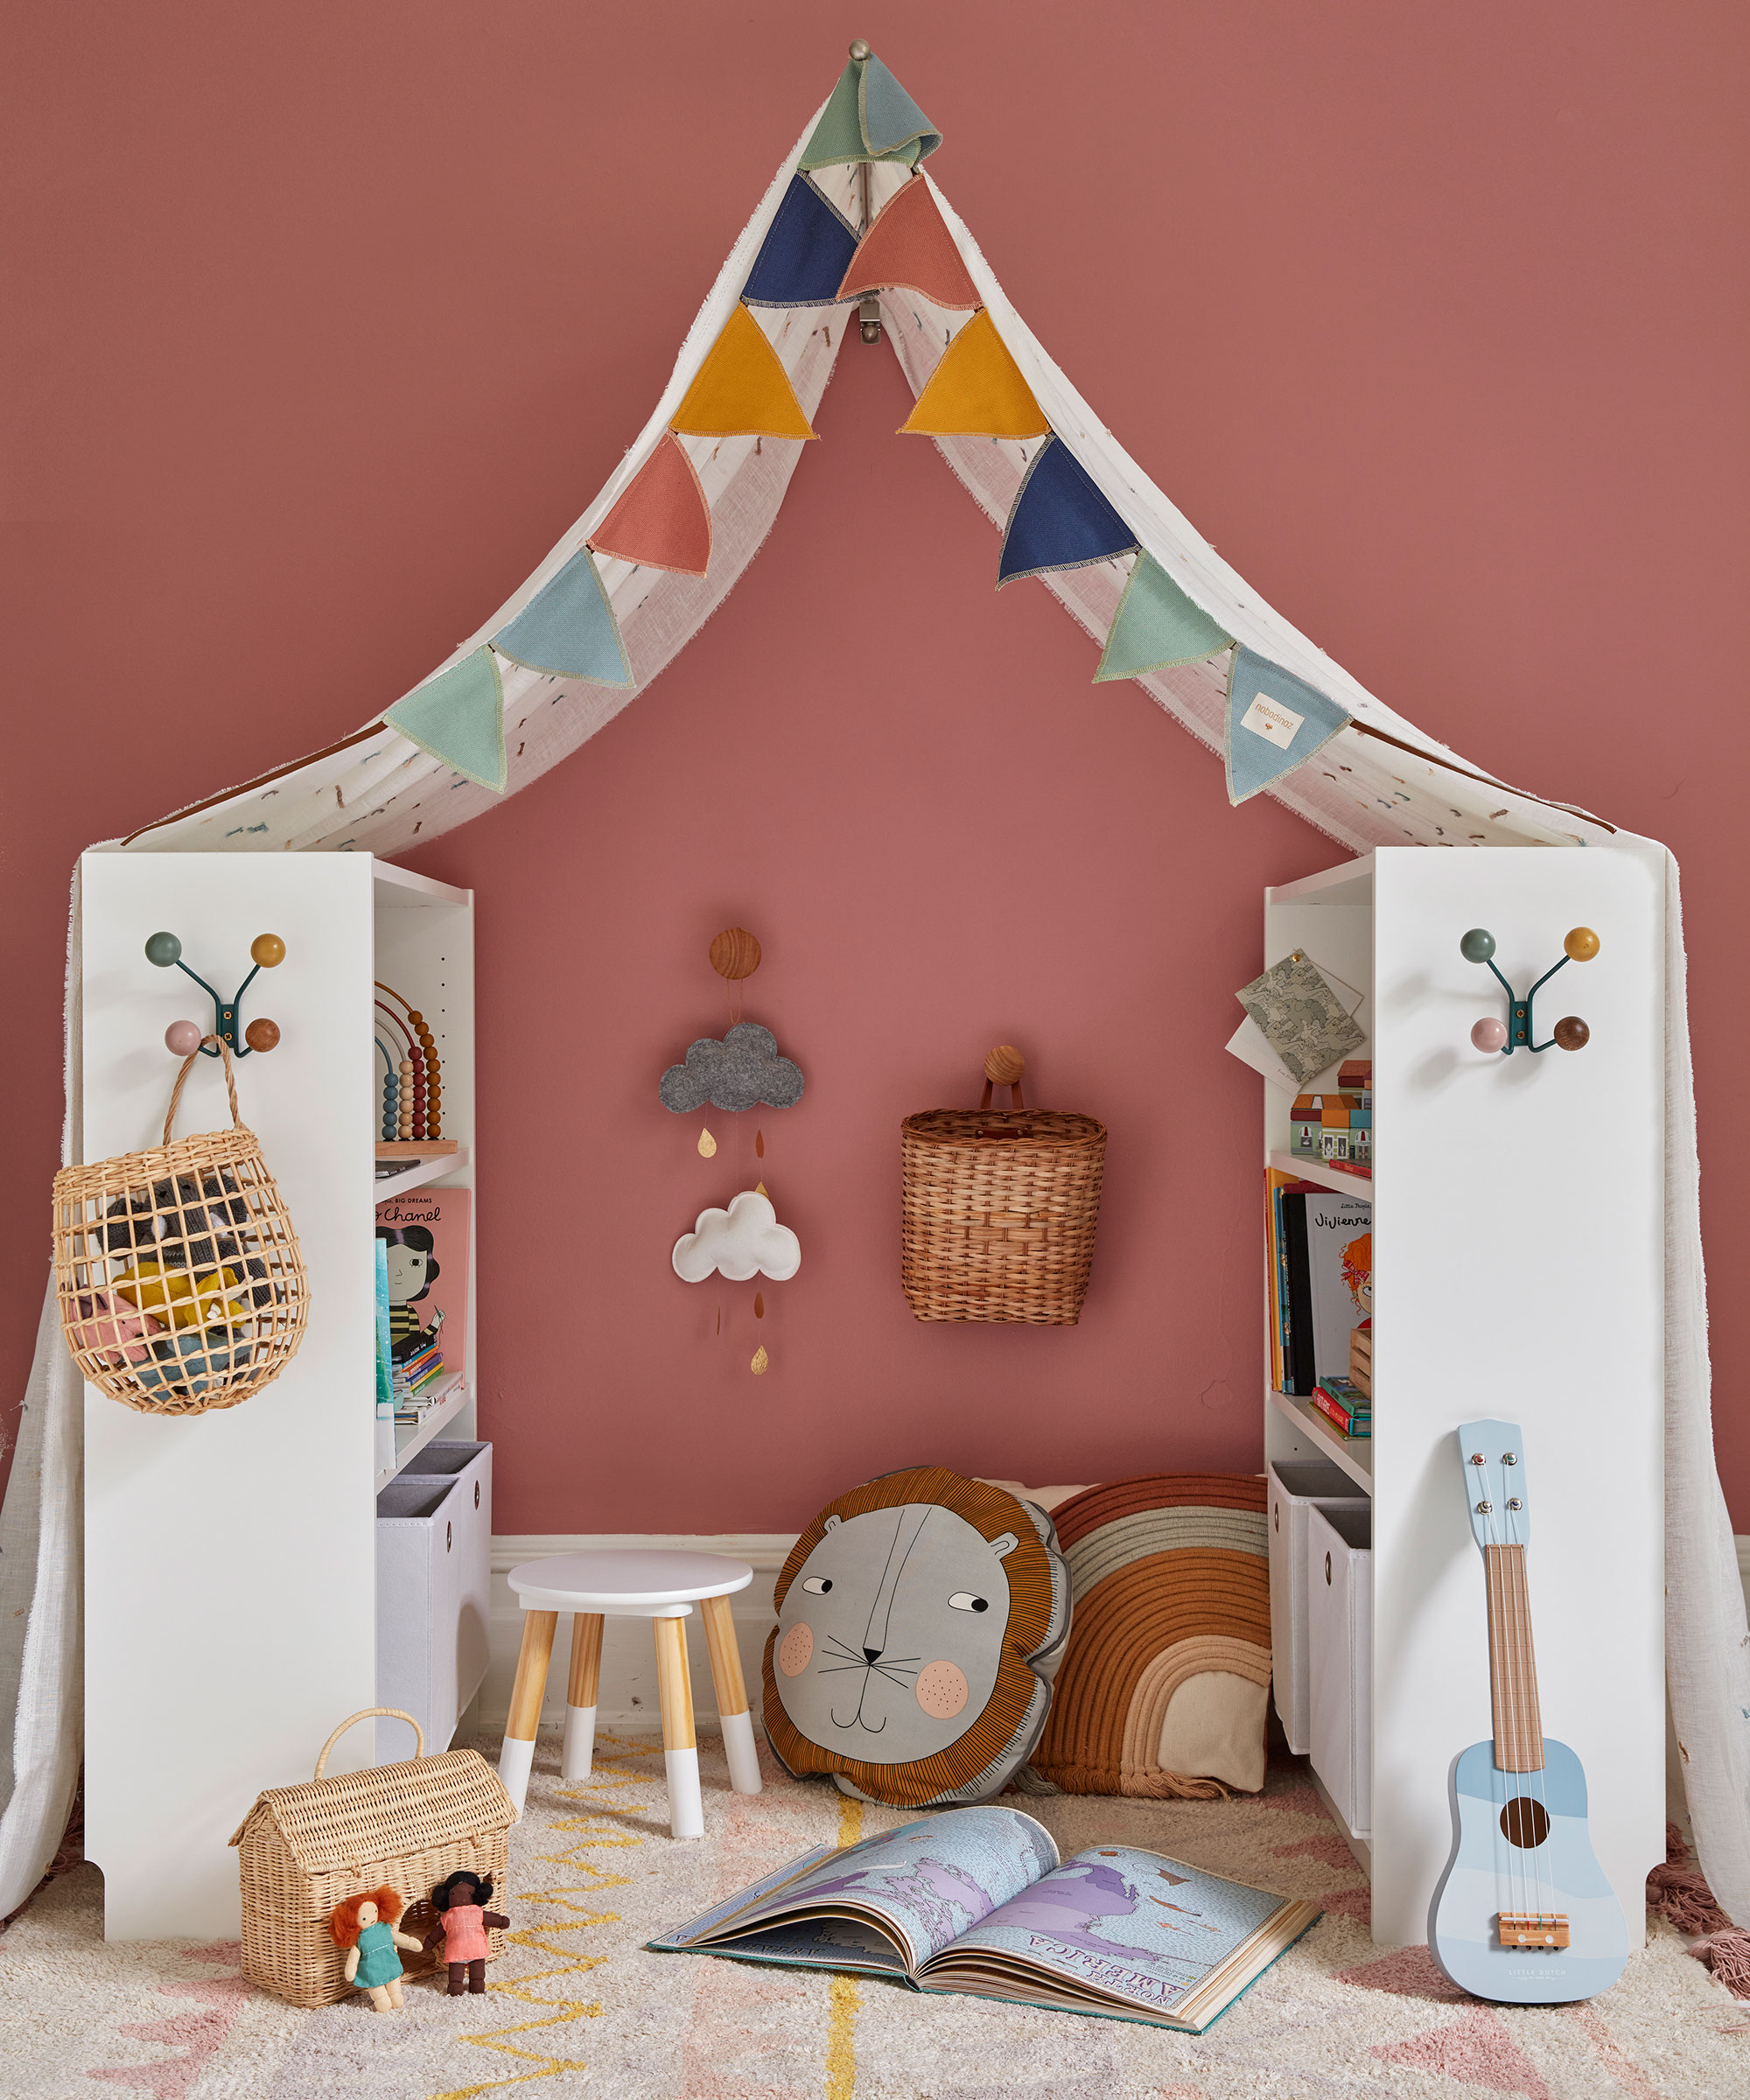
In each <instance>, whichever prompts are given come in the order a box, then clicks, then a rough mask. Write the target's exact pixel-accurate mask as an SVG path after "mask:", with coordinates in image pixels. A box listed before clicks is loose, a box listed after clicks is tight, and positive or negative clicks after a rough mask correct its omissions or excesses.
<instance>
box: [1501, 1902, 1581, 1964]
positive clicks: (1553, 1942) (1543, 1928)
mask: <svg viewBox="0 0 1750 2100" xmlns="http://www.w3.org/2000/svg"><path fill="white" fill-rule="evenodd" d="M1495 1924H1496V1926H1497V1928H1498V1929H1499V1931H1500V1934H1501V1943H1502V1946H1503V1947H1517V1948H1523V1949H1527V1950H1530V1951H1532V1952H1534V1953H1543V1954H1554V1953H1555V1952H1556V1950H1558V1948H1562V1947H1565V1946H1566V1945H1567V1943H1568V1921H1567V1919H1566V1918H1565V1916H1563V1915H1562V1914H1561V1913H1560V1912H1559V1911H1553V1910H1503V1911H1502V1912H1500V1913H1499V1914H1498V1915H1497V1917H1496V1919H1495Z"/></svg>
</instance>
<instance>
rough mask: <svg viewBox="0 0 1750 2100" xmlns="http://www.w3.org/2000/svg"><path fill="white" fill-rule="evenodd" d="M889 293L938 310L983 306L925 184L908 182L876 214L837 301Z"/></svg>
mask: <svg viewBox="0 0 1750 2100" xmlns="http://www.w3.org/2000/svg"><path fill="white" fill-rule="evenodd" d="M893 290H903V291H915V292H919V293H921V295H922V296H923V297H925V298H927V299H931V300H934V302H935V304H936V305H938V306H949V307H959V306H982V305H983V304H984V301H983V300H982V299H981V298H980V297H979V296H978V291H977V287H976V286H975V285H974V283H973V282H972V277H971V274H970V271H969V270H968V269H967V267H966V265H965V263H964V262H962V260H961V257H960V250H959V249H958V248H956V246H955V245H954V235H952V234H951V233H949V230H948V228H947V226H946V224H945V223H944V222H943V220H942V214H941V213H940V212H939V211H938V210H937V209H936V202H935V198H934V197H932V196H931V194H930V186H929V185H928V183H927V182H908V183H907V185H906V186H905V188H904V189H902V190H900V191H897V192H895V193H894V194H893V196H892V197H890V198H889V199H888V200H887V201H886V204H884V205H883V206H882V207H881V209H880V210H879V212H878V213H877V214H875V219H874V222H873V224H872V226H871V227H870V228H869V231H868V232H867V233H866V234H865V235H864V236H863V241H862V244H861V246H860V247H859V248H858V250H857V253H856V255H854V256H853V257H852V258H851V267H850V268H849V269H847V270H846V271H845V273H844V283H842V284H841V285H840V286H839V288H838V296H839V297H840V298H842V299H854V298H857V297H858V296H859V295H860V294H862V293H863V292H865V291H893Z"/></svg>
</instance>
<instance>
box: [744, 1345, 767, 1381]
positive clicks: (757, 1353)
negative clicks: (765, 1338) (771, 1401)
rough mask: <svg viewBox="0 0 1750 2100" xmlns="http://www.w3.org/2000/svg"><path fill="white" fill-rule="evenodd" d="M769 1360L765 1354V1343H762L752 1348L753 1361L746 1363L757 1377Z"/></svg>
mask: <svg viewBox="0 0 1750 2100" xmlns="http://www.w3.org/2000/svg"><path fill="white" fill-rule="evenodd" d="M771 1361H772V1359H771V1358H770V1357H769V1356H768V1355H767V1354H766V1349H765V1345H764V1344H763V1343H762V1344H761V1346H760V1348H757V1349H755V1350H754V1352H753V1362H751V1363H750V1364H749V1365H748V1367H747V1368H748V1369H749V1370H750V1371H752V1372H753V1376H755V1377H756V1378H757V1377H759V1376H760V1374H761V1372H763V1371H764V1370H765V1369H766V1367H767V1364H769V1363H770V1362H771Z"/></svg>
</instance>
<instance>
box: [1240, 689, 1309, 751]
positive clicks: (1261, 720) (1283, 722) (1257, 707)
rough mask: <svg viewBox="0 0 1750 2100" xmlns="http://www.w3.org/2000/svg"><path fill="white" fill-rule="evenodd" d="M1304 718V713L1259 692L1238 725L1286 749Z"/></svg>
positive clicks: (1283, 749) (1281, 748) (1279, 747)
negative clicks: (1301, 713) (1299, 712)
mask: <svg viewBox="0 0 1750 2100" xmlns="http://www.w3.org/2000/svg"><path fill="white" fill-rule="evenodd" d="M1305 720H1306V716H1305V715H1297V714H1296V713H1295V711H1294V710H1293V709H1292V707H1285V706H1284V705H1283V704H1282V703H1281V701H1280V700H1272V699H1271V697H1270V695H1269V694H1268V693H1260V694H1258V696H1257V698H1256V699H1254V700H1253V702H1252V704H1251V705H1250V707H1249V708H1248V709H1247V710H1246V711H1245V713H1244V714H1243V715H1242V716H1241V717H1240V727H1241V728H1242V729H1249V730H1250V731H1251V732H1252V734H1253V735H1254V736H1257V737H1263V738H1264V739H1265V740H1266V741H1267V742H1269V743H1271V744H1274V745H1276V746H1278V749H1280V750H1282V751H1286V750H1287V749H1288V747H1289V746H1290V745H1291V744H1292V743H1293V741H1294V734H1295V732H1296V731H1297V730H1298V729H1299V727H1300V725H1301V724H1302V723H1303V722H1304V721H1305Z"/></svg>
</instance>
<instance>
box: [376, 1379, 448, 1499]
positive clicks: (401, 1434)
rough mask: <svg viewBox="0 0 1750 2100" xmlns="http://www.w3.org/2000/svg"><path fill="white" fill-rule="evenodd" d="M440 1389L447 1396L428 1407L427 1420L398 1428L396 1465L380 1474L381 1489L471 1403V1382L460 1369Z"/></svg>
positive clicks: (396, 1433) (378, 1481) (378, 1477)
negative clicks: (469, 1393)
mask: <svg viewBox="0 0 1750 2100" xmlns="http://www.w3.org/2000/svg"><path fill="white" fill-rule="evenodd" d="M438 1390H439V1391H440V1392H441V1394H442V1396H443V1397H442V1398H441V1399H439V1400H437V1401H436V1402H434V1404H432V1405H431V1406H430V1407H429V1408H427V1409H426V1411H425V1419H424V1420H423V1422H417V1423H415V1424H413V1425H410V1426H409V1427H407V1428H402V1429H397V1430H396V1431H395V1464H394V1465H393V1466H389V1467H385V1468H384V1469H383V1471H382V1472H381V1473H379V1474H378V1475H377V1477H376V1485H377V1487H378V1488H385V1487H387V1486H388V1483H389V1481H392V1480H394V1479H395V1475H396V1474H399V1473H401V1472H402V1471H404V1470H405V1468H406V1467H407V1463H408V1461H409V1460H410V1459H411V1458H412V1457H413V1455H414V1453H416V1452H421V1451H423V1450H424V1448H425V1446H427V1445H428V1444H429V1443H430V1441H431V1439H433V1438H434V1437H436V1436H438V1435H440V1434H441V1433H442V1432H444V1430H445V1429H447V1428H448V1427H449V1426H450V1425H451V1423H452V1422H453V1421H454V1420H455V1419H456V1418H457V1416H458V1415H459V1414H460V1413H461V1411H462V1410H463V1409H464V1408H465V1407H466V1405H467V1404H468V1382H467V1380H466V1379H465V1377H464V1376H463V1375H462V1374H461V1372H460V1371H458V1372H456V1373H455V1374H454V1376H452V1377H451V1378H450V1379H448V1380H447V1381H446V1382H445V1383H444V1385H442V1386H441V1387H440V1388H439V1389H438Z"/></svg>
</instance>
